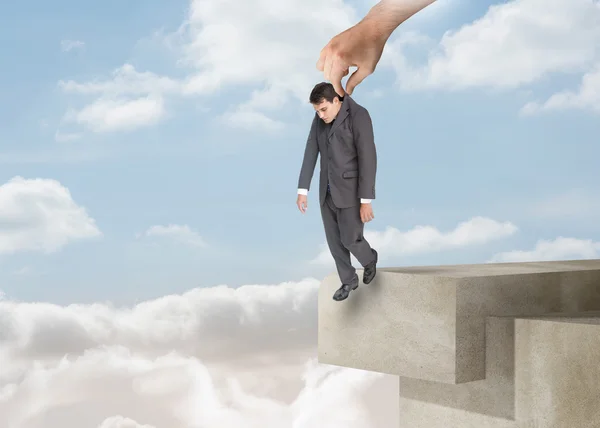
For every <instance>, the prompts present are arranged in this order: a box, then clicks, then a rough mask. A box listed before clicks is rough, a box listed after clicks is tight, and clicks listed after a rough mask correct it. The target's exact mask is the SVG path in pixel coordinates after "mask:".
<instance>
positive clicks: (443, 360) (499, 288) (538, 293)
mask: <svg viewBox="0 0 600 428" xmlns="http://www.w3.org/2000/svg"><path fill="white" fill-rule="evenodd" d="M359 275H361V273H360V272H359ZM339 285H340V284H339V280H338V278H337V275H331V276H329V277H327V278H326V279H325V280H324V282H323V283H322V285H321V288H320V290H319V308H318V316H319V338H318V342H319V344H318V348H319V351H318V352H319V361H320V362H321V363H325V364H333V365H338V366H345V367H352V368H358V369H363V370H371V371H376V372H381V373H388V374H395V375H398V376H401V377H404V378H413V379H420V380H426V381H431V382H436V383H446V384H450V385H455V384H460V383H466V382H474V381H480V380H484V379H485V378H486V365H485V361H486V356H485V355H486V322H487V321H486V320H487V318H488V317H490V316H512V317H520V316H521V317H522V316H538V315H543V314H546V313H549V312H559V313H561V312H581V311H592V310H600V260H582V261H564V262H531V263H497V264H480V265H455V266H433V267H407V268H387V269H381V268H380V269H378V273H377V276H376V278H375V280H374V281H373V282H372V283H371V284H369V285H364V284H361V286H360V287H359V288H358V289H357V290H355V291H353V292H352V294H351V296H350V297H349V298H348V299H347V300H345V301H342V302H336V301H334V300H333V299H332V296H333V293H334V292H335V290H336V289H337V288H338V287H339ZM491 328H494V327H491ZM497 328H499V329H501V328H502V327H500V326H498V327H497ZM490 346H494V345H490ZM496 381H498V382H500V381H499V380H498V379H496ZM405 383H406V384H407V385H408V383H407V382H405ZM400 384H402V379H401V380H400ZM420 385H421V384H420ZM423 385H424V384H422V385H421V386H418V387H417V386H414V388H412V391H413V393H414V394H417V395H418V396H421V395H422V394H419V393H418V390H419V388H426V387H425V386H423ZM486 385H487V384H486ZM479 388H481V391H487V389H486V388H489V386H485V385H484V383H482V384H481V386H480V387H479ZM504 388H507V386H506V385H504ZM448 400H450V401H452V400H454V401H455V403H457V404H456V406H457V407H460V406H462V405H459V403H460V400H459V399H458V398H452V399H448ZM457 400H458V401H457ZM463 402H464V400H463ZM408 403H409V402H408V401H407V402H406V403H405V404H403V405H405V406H406V405H409V404H408ZM414 403H422V401H419V400H416V401H415V402H414ZM448 404H449V402H448V401H447V402H446V404H442V406H446V407H444V408H445V409H451V408H452V407H451V406H448ZM415 405H417V404H415ZM419 405H420V404H419ZM463 407H464V406H463ZM599 407H600V406H599ZM481 411H482V413H481V414H482V415H484V414H485V415H488V416H489V417H491V418H496V419H497V418H500V419H499V420H500V422H499V423H505V421H504V420H503V419H502V418H503V416H502V415H506V414H508V413H506V412H509V411H510V409H509V408H507V407H506V406H504V404H502V402H501V401H499V402H498V403H496V404H494V406H491V407H490V406H488V407H485V408H483V407H482V410H481ZM415 426H416V425H415ZM480 426H485V425H480ZM507 426H508V425H507Z"/></svg>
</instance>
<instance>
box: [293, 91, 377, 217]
mask: <svg viewBox="0 0 600 428" xmlns="http://www.w3.org/2000/svg"><path fill="white" fill-rule="evenodd" d="M319 154H321V174H320V180H319V200H320V202H321V204H323V203H325V197H326V196H327V182H328V181H329V186H330V192H331V198H332V199H333V203H334V204H335V206H337V207H338V208H348V207H352V206H355V205H358V204H360V199H361V198H363V199H375V175H376V173H377V151H376V149H375V140H374V135H373V124H372V122H371V116H370V115H369V112H368V111H367V109H366V108H364V107H363V106H361V105H359V104H358V103H357V102H356V101H354V100H353V99H352V98H351V97H350V96H349V95H348V94H346V95H345V96H344V101H343V102H342V106H341V108H340V111H339V112H338V115H337V117H336V119H335V121H334V122H333V124H326V123H325V122H323V120H321V118H319V115H318V114H317V113H315V117H314V118H313V121H312V125H311V127H310V132H309V135H308V140H307V141H306V149H305V150H304V160H303V162H302V168H301V169H300V178H299V179H298V188H300V189H307V190H310V183H311V180H312V176H313V173H314V169H315V165H316V163H317V158H318V156H319Z"/></svg>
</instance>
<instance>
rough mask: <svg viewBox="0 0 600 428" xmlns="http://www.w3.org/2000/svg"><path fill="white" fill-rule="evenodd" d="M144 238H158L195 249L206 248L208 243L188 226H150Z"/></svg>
mask: <svg viewBox="0 0 600 428" xmlns="http://www.w3.org/2000/svg"><path fill="white" fill-rule="evenodd" d="M144 236H147V237H158V238H166V239H170V240H173V241H175V242H177V243H180V244H185V245H190V246H193V247H204V246H205V245H206V243H205V242H204V240H203V239H202V237H201V236H200V235H199V234H198V232H196V231H194V230H192V229H191V228H190V227H189V226H188V225H187V224H184V225H179V224H169V225H167V226H163V225H154V226H150V227H149V228H148V230H146V232H144Z"/></svg>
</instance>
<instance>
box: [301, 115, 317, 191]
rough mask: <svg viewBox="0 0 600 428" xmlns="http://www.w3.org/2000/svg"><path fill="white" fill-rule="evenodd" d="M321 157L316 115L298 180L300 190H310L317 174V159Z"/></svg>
mask: <svg viewBox="0 0 600 428" xmlns="http://www.w3.org/2000/svg"><path fill="white" fill-rule="evenodd" d="M318 156H319V145H318V143H317V116H316V115H315V117H314V119H313V122H312V125H311V127H310V132H309V134H308V139H307V140H306V148H305V149H304V160H303V161H302V168H301V169H300V177H299V178H298V188H299V189H306V190H307V191H308V190H310V182H311V180H312V177H313V174H314V172H315V166H316V164H317V158H318Z"/></svg>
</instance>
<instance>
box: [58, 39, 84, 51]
mask: <svg viewBox="0 0 600 428" xmlns="http://www.w3.org/2000/svg"><path fill="white" fill-rule="evenodd" d="M84 47H85V43H84V42H82V41H81V40H62V41H61V42H60V48H61V49H62V50H63V52H69V51H71V50H73V49H83V48H84Z"/></svg>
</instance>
